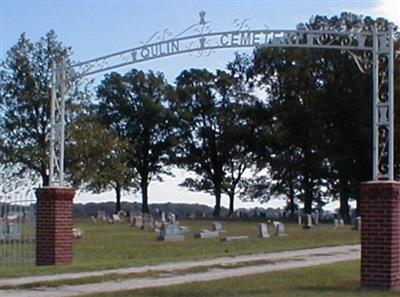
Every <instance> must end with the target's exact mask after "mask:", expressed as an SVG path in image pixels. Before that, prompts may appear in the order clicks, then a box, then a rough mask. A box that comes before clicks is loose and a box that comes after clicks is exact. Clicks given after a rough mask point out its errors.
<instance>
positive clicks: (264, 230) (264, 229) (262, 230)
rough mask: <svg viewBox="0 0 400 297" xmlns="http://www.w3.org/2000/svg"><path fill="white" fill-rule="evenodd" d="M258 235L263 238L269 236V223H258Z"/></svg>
mask: <svg viewBox="0 0 400 297" xmlns="http://www.w3.org/2000/svg"><path fill="white" fill-rule="evenodd" d="M258 236H259V237H261V238H269V233H268V225H267V224H265V223H260V224H258Z"/></svg>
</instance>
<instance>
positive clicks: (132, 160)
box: [97, 69, 177, 213]
mask: <svg viewBox="0 0 400 297" xmlns="http://www.w3.org/2000/svg"><path fill="white" fill-rule="evenodd" d="M97 97H98V100H99V106H98V109H99V117H100V120H101V122H102V123H103V124H104V125H105V126H106V127H107V128H108V129H110V130H111V131H113V132H114V133H115V134H116V135H117V136H118V137H119V139H121V141H123V142H124V143H128V148H127V154H126V156H127V161H128V163H127V166H129V168H130V169H131V171H132V172H133V174H134V176H135V177H136V179H135V182H136V186H137V187H138V188H139V189H140V190H141V194H142V212H143V213H148V212H149V206H148V186H149V183H150V182H151V180H153V179H157V180H160V181H161V180H162V175H163V174H170V173H171V172H170V168H169V166H168V164H169V160H170V158H169V156H170V154H171V150H172V148H173V146H174V145H175V142H176V135H175V133H174V132H175V131H174V129H175V125H176V123H177V119H176V113H175V112H174V110H173V109H172V108H169V107H171V106H172V105H173V98H174V97H173V89H172V87H171V86H170V85H168V83H167V82H166V80H165V78H164V76H163V75H162V74H160V73H158V74H155V73H153V72H149V73H147V74H146V73H144V72H142V71H139V70H135V69H134V70H132V71H130V72H128V73H127V74H125V75H124V76H121V75H120V74H118V73H111V74H107V75H106V76H105V78H104V80H103V81H102V82H101V84H100V85H99V86H98V88H97Z"/></svg>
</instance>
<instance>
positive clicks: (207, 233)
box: [194, 230, 219, 238]
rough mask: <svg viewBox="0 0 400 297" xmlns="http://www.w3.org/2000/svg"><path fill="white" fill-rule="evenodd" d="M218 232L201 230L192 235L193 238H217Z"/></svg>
mask: <svg viewBox="0 0 400 297" xmlns="http://www.w3.org/2000/svg"><path fill="white" fill-rule="evenodd" d="M218 237H219V231H210V230H202V231H201V232H200V233H197V234H195V235H194V238H218Z"/></svg>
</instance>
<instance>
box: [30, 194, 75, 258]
mask: <svg viewBox="0 0 400 297" xmlns="http://www.w3.org/2000/svg"><path fill="white" fill-rule="evenodd" d="M74 195H75V191H74V190H73V189H71V188H66V187H43V188H40V189H38V190H37V199H38V200H37V213H36V219H37V221H36V264H37V265H57V264H69V263H71V262H72V257H73V254H72V242H73V235H72V208H73V202H72V201H73V198H74Z"/></svg>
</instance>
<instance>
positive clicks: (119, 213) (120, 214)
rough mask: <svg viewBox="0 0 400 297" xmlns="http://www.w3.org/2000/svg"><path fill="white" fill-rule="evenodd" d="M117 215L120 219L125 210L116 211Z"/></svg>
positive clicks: (124, 214) (124, 215) (123, 215)
mask: <svg viewBox="0 0 400 297" xmlns="http://www.w3.org/2000/svg"><path fill="white" fill-rule="evenodd" d="M117 215H118V216H119V218H120V219H121V218H124V217H126V216H127V215H126V211H125V210H120V211H119V212H118V213H117Z"/></svg>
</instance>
